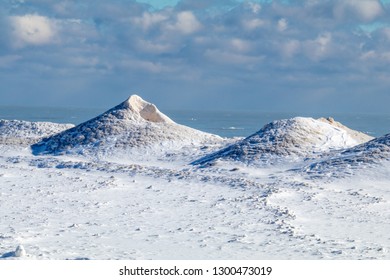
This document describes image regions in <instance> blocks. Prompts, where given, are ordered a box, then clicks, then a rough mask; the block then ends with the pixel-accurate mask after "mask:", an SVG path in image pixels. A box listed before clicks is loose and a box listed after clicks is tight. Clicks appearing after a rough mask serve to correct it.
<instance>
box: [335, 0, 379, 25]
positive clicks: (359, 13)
mask: <svg viewBox="0 0 390 280" xmlns="http://www.w3.org/2000/svg"><path fill="white" fill-rule="evenodd" d="M383 13H384V10H383V8H382V5H381V3H380V1H378V0H342V1H337V3H336V5H335V6H334V14H335V16H336V17H337V18H339V19H348V18H349V17H350V16H351V14H352V15H354V16H356V17H358V19H360V20H362V21H366V22H367V21H372V20H374V19H376V18H377V17H379V16H380V15H382V14H383Z"/></svg>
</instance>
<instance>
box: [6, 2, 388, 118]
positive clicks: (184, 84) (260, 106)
mask: <svg viewBox="0 0 390 280" xmlns="http://www.w3.org/2000/svg"><path fill="white" fill-rule="evenodd" d="M389 2H390V1H387V0H386V1H385V0H382V1H379V0H359V1H355V0H337V1H333V0H321V1H320V0H299V1H298V0H289V1H286V0H284V1H281V0H274V1H271V0H269V1H265V0H263V1H238V0H181V1H178V0H171V1H157V0H154V1H153V0H142V1H141V0H139V1H135V0H111V1H107V0H104V1H103V0H85V1H76V0H58V1H51V0H24V1H22V0H5V1H2V2H1V3H0V34H1V36H0V84H1V88H0V98H1V104H2V105H31V106H79V107H103V108H108V107H111V106H113V105H115V104H117V103H119V102H120V101H122V100H123V99H125V98H126V97H127V96H129V95H130V94H133V93H138V94H139V95H141V96H143V97H144V98H145V99H146V100H150V101H152V102H154V103H156V104H157V105H159V107H161V108H162V109H218V110H231V109H233V110H235V109H237V110H259V111H289V112H291V111H293V112H297V113H305V114H306V113H310V112H323V113H325V114H326V113H328V114H331V113H332V112H365V113H388V112H389V110H388V104H390V92H389V88H390V66H389V65H390V11H389V9H390V3H389Z"/></svg>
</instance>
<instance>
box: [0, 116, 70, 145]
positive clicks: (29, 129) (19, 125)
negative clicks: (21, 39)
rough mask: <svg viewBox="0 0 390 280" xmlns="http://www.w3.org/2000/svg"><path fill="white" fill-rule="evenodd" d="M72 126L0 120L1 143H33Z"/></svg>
mask: <svg viewBox="0 0 390 280" xmlns="http://www.w3.org/2000/svg"><path fill="white" fill-rule="evenodd" d="M72 127H74V125H72V124H57V123H50V122H28V121H19V120H0V144H8V145H12V144H14V145H31V144H33V143H36V142H38V141H39V140H41V139H42V138H43V137H47V136H49V135H52V134H56V133H59V132H61V131H64V130H66V129H69V128H72Z"/></svg>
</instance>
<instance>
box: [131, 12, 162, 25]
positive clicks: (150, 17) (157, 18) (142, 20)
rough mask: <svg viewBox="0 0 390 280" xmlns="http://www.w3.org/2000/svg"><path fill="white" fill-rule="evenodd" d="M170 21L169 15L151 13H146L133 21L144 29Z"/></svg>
mask: <svg viewBox="0 0 390 280" xmlns="http://www.w3.org/2000/svg"><path fill="white" fill-rule="evenodd" d="M167 19H168V15H166V14H164V13H159V12H155V13H149V12H145V13H143V15H142V16H141V17H137V18H135V19H134V20H133V22H134V23H135V24H138V25H141V26H142V28H144V29H149V28H150V27H152V26H154V25H156V24H159V23H161V22H163V21H165V20H167Z"/></svg>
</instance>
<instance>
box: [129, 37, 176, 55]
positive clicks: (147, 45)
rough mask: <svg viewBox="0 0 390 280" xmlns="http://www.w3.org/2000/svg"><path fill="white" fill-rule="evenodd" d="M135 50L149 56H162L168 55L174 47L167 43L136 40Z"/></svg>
mask: <svg viewBox="0 0 390 280" xmlns="http://www.w3.org/2000/svg"><path fill="white" fill-rule="evenodd" d="M137 48H138V50H139V51H141V52H145V53H150V54H162V53H168V52H171V51H173V50H174V49H175V46H174V45H172V44H167V43H157V42H151V41H147V40H142V39H140V40H138V41H137Z"/></svg>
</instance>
